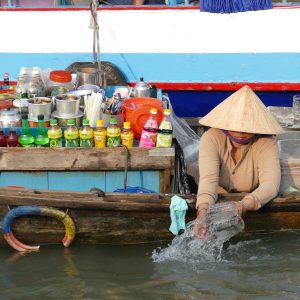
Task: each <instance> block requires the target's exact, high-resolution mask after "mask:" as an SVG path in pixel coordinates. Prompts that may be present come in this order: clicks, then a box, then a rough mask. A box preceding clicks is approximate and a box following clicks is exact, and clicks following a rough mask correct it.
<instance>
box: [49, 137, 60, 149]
mask: <svg viewBox="0 0 300 300" xmlns="http://www.w3.org/2000/svg"><path fill="white" fill-rule="evenodd" d="M50 147H51V148H56V147H62V139H61V138H57V139H56V138H54V139H53V138H50Z"/></svg>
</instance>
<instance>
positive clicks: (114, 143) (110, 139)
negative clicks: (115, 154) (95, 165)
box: [107, 135, 121, 147]
mask: <svg viewBox="0 0 300 300" xmlns="http://www.w3.org/2000/svg"><path fill="white" fill-rule="evenodd" d="M120 145H121V136H120V135H119V136H109V135H107V147H118V146H120Z"/></svg>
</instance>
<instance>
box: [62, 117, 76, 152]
mask: <svg viewBox="0 0 300 300" xmlns="http://www.w3.org/2000/svg"><path fill="white" fill-rule="evenodd" d="M64 137H65V142H66V147H79V138H78V129H77V127H76V126H75V120H74V119H69V120H68V121H67V128H66V129H65V131H64Z"/></svg>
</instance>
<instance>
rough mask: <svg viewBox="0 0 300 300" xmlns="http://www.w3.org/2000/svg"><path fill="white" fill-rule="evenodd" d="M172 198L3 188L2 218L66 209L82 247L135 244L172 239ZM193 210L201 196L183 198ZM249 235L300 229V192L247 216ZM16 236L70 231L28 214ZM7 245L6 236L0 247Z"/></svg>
mask: <svg viewBox="0 0 300 300" xmlns="http://www.w3.org/2000/svg"><path fill="white" fill-rule="evenodd" d="M171 196H172V195H168V194H127V193H106V194H105V196H98V195H97V194H95V193H90V192H70V191H48V190H34V189H23V188H0V220H1V221H2V219H3V217H4V215H5V214H6V213H7V212H8V210H9V208H12V207H15V206H19V205H38V206H50V207H55V208H59V209H61V210H63V211H65V212H66V213H67V214H68V215H69V216H70V217H71V218H72V219H73V220H74V223H75V226H76V237H75V242H76V243H83V244H134V243H148V242H157V241H167V240H170V239H172V238H173V235H172V234H171V233H170V232H169V230H168V229H169V226H170V213H169V205H170V199H171ZM182 197H184V198H185V199H186V200H187V203H188V206H189V209H188V212H187V218H186V219H187V221H190V220H192V219H194V218H195V208H194V207H195V195H182ZM241 197H242V195H240V194H226V195H225V194H223V195H220V199H221V200H222V201H224V200H226V201H237V200H239V199H241ZM244 220H245V223H246V228H245V232H246V233H247V232H253V231H255V232H264V231H275V230H286V229H293V230H295V229H298V230H299V229H300V194H299V193H291V194H285V195H281V196H279V197H277V198H276V199H274V200H273V201H272V202H271V203H269V204H268V205H266V206H265V207H263V208H262V209H261V210H260V211H258V212H250V213H247V215H246V216H245V218H244ZM13 232H14V234H15V236H16V237H17V238H18V239H20V240H21V241H22V242H27V243H33V244H34V243H35V244H40V243H41V244H45V243H60V241H61V239H62V237H63V235H64V228H63V225H62V223H60V222H59V221H57V220H56V219H52V218H47V217H37V216H30V217H29V216H28V217H27V216H26V217H20V218H17V219H15V221H14V222H13ZM4 242H5V241H4V239H3V236H0V243H1V244H3V243H4Z"/></svg>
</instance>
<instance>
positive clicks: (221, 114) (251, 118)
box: [199, 85, 283, 134]
mask: <svg viewBox="0 0 300 300" xmlns="http://www.w3.org/2000/svg"><path fill="white" fill-rule="evenodd" d="M199 123H200V124H202V125H204V126H209V127H213V128H218V129H225V130H231V131H240V132H248V133H258V134H279V133H283V129H282V127H281V126H280V125H279V124H278V122H277V121H276V120H275V118H274V117H273V115H272V113H271V112H270V111H268V109H267V108H266V107H265V105H264V104H263V103H262V102H261V100H260V99H259V98H258V97H257V96H256V94H255V93H254V92H253V91H252V90H251V88H250V87H249V86H247V85H245V86H244V87H242V88H241V89H239V90H238V91H236V92H235V93H234V94H232V95H231V96H229V97H228V98H227V99H225V100H224V101H223V102H221V103H220V104H219V105H217V106H216V107H215V108H214V109H213V110H212V111H210V112H209V113H208V114H207V115H206V116H204V117H203V118H202V119H201V120H200V121H199Z"/></svg>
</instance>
